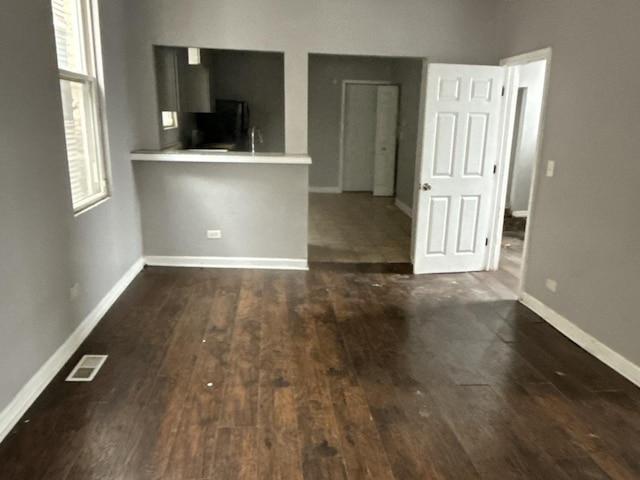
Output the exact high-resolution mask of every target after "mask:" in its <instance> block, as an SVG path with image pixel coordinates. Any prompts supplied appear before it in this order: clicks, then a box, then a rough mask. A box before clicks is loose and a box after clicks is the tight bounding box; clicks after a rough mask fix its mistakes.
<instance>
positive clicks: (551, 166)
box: [547, 160, 556, 177]
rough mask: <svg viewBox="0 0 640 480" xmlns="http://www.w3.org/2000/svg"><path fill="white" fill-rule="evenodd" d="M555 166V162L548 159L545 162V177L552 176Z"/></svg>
mask: <svg viewBox="0 0 640 480" xmlns="http://www.w3.org/2000/svg"><path fill="white" fill-rule="evenodd" d="M555 168H556V162H554V161H553V160H549V161H548V162H547V177H553V171H554V170H555Z"/></svg>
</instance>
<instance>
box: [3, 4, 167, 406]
mask: <svg viewBox="0 0 640 480" xmlns="http://www.w3.org/2000/svg"><path fill="white" fill-rule="evenodd" d="M122 3H123V2H122V1H120V0H118V1H114V0H108V1H107V0H104V1H102V2H100V6H101V13H102V16H101V18H102V25H103V27H104V29H103V32H104V33H105V35H104V37H103V50H104V57H105V62H104V67H105V84H106V89H107V90H106V100H107V108H106V114H107V117H108V128H109V134H110V137H109V138H110V142H109V148H110V153H111V170H112V177H113V196H112V198H110V199H109V200H108V201H106V202H104V203H102V204H101V205H99V206H97V207H95V208H93V209H92V210H90V211H87V212H85V213H83V214H81V215H79V216H77V217H74V215H73V209H72V206H71V195H70V190H69V180H68V174H67V161H66V154H65V144H64V130H63V122H62V106H61V103H60V93H59V83H58V71H57V65H56V54H55V44H54V36H53V23H52V16H51V10H50V2H49V1H48V0H34V1H30V2H20V1H17V0H14V1H8V2H3V5H2V14H1V15H0V71H2V75H0V124H2V128H1V129H0V222H1V224H2V228H1V229H0V258H1V259H2V261H1V262H0V385H1V386H2V387H1V388H0V411H1V410H2V409H4V408H5V407H6V406H7V405H8V404H9V402H10V401H11V400H12V398H13V397H14V396H15V395H16V394H17V393H18V391H19V390H20V389H21V388H22V386H23V385H25V384H26V383H27V381H28V380H29V379H30V378H31V377H32V376H33V375H34V374H35V373H36V372H37V371H38V369H39V368H40V367H41V366H42V365H43V364H44V363H45V361H46V360H47V359H48V358H49V357H50V356H51V355H52V354H53V353H54V352H55V351H56V350H57V349H58V347H60V345H61V344H62V343H63V342H64V341H65V340H66V339H67V338H68V337H69V335H70V334H71V333H72V332H73V330H74V329H75V328H76V327H77V326H78V324H79V323H80V322H81V321H82V320H83V319H84V318H85V316H86V315H87V314H88V313H89V312H90V311H91V310H92V309H93V308H94V307H96V305H97V304H98V303H99V301H100V300H101V299H102V298H103V297H104V295H105V294H106V293H107V292H108V291H109V290H110V289H111V288H112V287H113V286H114V285H115V283H116V282H117V281H118V280H119V279H120V277H121V276H122V275H123V274H124V273H125V272H126V271H127V270H128V269H129V268H130V267H131V266H132V264H133V263H134V262H135V261H136V260H137V259H138V258H140V256H141V238H140V227H139V223H138V216H139V215H138V209H137V207H136V199H135V196H134V191H133V177H132V172H131V165H130V162H129V158H128V156H129V155H128V151H129V129H128V117H127V103H128V99H127V92H126V88H125V84H124V65H123V63H122V59H123V58H125V49H124V45H123V35H124V32H123V30H122V25H123V11H122ZM151 124H152V125H155V120H154V119H152V123H151ZM154 128H155V127H154ZM76 282H78V283H79V284H80V296H79V298H78V299H77V300H76V301H75V302H73V303H72V302H71V301H70V300H69V289H70V287H71V286H72V285H73V284H74V283H76Z"/></svg>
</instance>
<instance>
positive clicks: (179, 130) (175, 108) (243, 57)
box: [154, 46, 285, 152]
mask: <svg viewBox="0 0 640 480" xmlns="http://www.w3.org/2000/svg"><path fill="white" fill-rule="evenodd" d="M154 56H155V73H156V83H157V92H158V125H159V129H160V138H161V144H162V147H163V148H167V147H175V148H189V149H193V148H195V149H223V150H229V151H251V149H252V144H253V147H254V148H255V151H257V152H284V148H285V141H284V54H283V53H281V52H259V51H248V50H223V49H211V48H195V47H173V46H156V47H154ZM163 112H164V113H163ZM167 112H175V114H174V118H175V119H176V121H175V124H173V123H172V122H171V120H172V118H171V116H170V114H169V113H167ZM252 130H253V131H254V135H253V136H252V135H251V133H252ZM252 137H253V142H252Z"/></svg>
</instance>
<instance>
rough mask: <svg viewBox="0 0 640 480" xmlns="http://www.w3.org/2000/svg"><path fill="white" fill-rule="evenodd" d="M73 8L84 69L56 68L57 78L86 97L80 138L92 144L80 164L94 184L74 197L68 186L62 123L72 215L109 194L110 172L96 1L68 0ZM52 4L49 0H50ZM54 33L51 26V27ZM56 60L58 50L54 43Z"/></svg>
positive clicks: (69, 163) (69, 171) (66, 148)
mask: <svg viewBox="0 0 640 480" xmlns="http://www.w3.org/2000/svg"><path fill="white" fill-rule="evenodd" d="M71 1H72V2H73V3H74V5H75V6H74V7H73V8H75V9H77V12H76V13H77V17H78V22H77V28H78V29H79V32H78V38H79V41H80V43H81V45H79V47H80V48H79V51H80V55H81V57H82V58H81V62H82V64H81V67H80V68H82V69H83V70H85V72H79V71H72V70H67V69H65V68H60V67H58V80H59V82H60V85H62V82H63V81H64V82H69V83H70V84H71V85H74V84H76V85H81V87H82V90H83V92H84V93H85V95H86V97H85V98H88V99H89V105H87V106H86V107H85V108H86V111H85V112H83V119H84V124H85V128H84V129H83V140H84V141H85V143H86V144H88V143H89V142H90V143H92V145H91V147H90V150H91V151H90V155H91V156H92V157H93V159H92V160H90V161H86V159H85V162H84V163H83V164H82V165H83V167H82V168H84V171H85V172H86V171H87V170H88V169H91V170H92V171H90V172H89V173H85V175H84V177H85V179H86V180H87V181H91V182H92V183H93V184H94V186H93V187H92V188H91V192H90V193H89V194H87V195H83V196H82V197H81V198H74V190H73V186H72V185H71V161H70V156H69V152H68V147H67V146H66V137H67V133H66V126H65V152H66V157H67V168H68V174H69V182H70V184H69V186H70V189H71V201H72V206H73V211H74V214H76V215H77V214H80V213H82V212H84V211H86V210H88V209H90V208H92V207H93V206H95V205H97V204H98V203H100V202H102V201H103V200H105V199H107V198H109V197H110V196H111V171H110V168H109V167H110V165H109V163H110V162H109V161H108V159H109V158H110V157H109V150H108V141H107V139H108V135H107V121H106V115H105V109H104V104H105V102H104V88H103V85H104V79H103V70H102V49H101V43H100V28H99V27H100V25H99V15H98V5H97V1H96V0H71ZM51 4H52V5H53V0H51ZM54 34H55V27H54ZM56 59H57V60H58V51H57V45H56ZM58 61H59V60H58ZM60 99H61V102H62V101H63V98H62V86H61V87H60Z"/></svg>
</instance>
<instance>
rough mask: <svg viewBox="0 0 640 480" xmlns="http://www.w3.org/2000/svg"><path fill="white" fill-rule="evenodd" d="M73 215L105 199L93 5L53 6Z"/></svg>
mask: <svg viewBox="0 0 640 480" xmlns="http://www.w3.org/2000/svg"><path fill="white" fill-rule="evenodd" d="M51 4H52V7H53V24H54V28H55V37H56V49H57V53H58V69H59V72H60V94H61V97H62V110H63V115H64V130H65V140H66V144H67V160H68V162H69V178H70V181H71V197H72V200H73V209H74V211H75V212H79V211H80V210H83V209H85V208H87V207H90V206H91V205H93V204H95V203H97V202H98V201H100V200H102V199H103V198H105V197H106V196H107V195H108V187H107V176H106V169H105V149H104V140H103V139H104V132H103V125H102V122H101V116H100V114H101V98H102V96H101V85H100V81H99V78H98V63H97V62H98V61H99V56H98V53H97V48H96V39H97V27H96V24H97V22H96V21H95V19H96V18H97V17H96V16H95V15H96V12H95V5H94V3H93V2H92V1H91V0H51Z"/></svg>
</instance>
